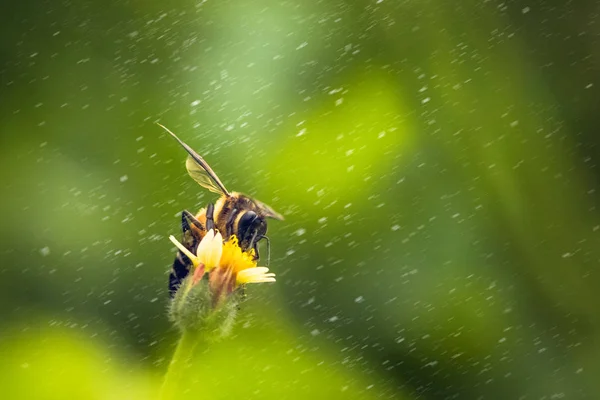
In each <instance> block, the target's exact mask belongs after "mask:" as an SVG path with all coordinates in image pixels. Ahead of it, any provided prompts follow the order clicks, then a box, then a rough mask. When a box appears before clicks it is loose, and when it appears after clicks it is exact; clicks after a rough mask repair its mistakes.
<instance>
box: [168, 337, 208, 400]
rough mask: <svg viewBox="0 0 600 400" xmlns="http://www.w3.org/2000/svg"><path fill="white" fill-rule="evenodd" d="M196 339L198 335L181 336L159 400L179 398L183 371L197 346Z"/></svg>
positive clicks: (184, 372) (184, 373)
mask: <svg viewBox="0 0 600 400" xmlns="http://www.w3.org/2000/svg"><path fill="white" fill-rule="evenodd" d="M198 339H199V335H197V334H194V333H192V332H189V331H184V332H183V335H181V338H180V339H179V343H177V348H176V349H175V353H174V354H173V358H172V359H171V362H170V363H169V368H168V369H167V373H166V375H165V380H164V381H163V384H162V388H161V390H160V397H159V399H160V400H171V399H177V398H178V397H179V396H178V395H179V394H180V393H181V389H180V388H179V384H180V383H181V381H182V379H183V377H184V376H185V375H186V371H185V370H186V369H187V367H188V361H189V360H190V358H191V357H192V354H193V352H194V348H195V347H196V345H197V344H198Z"/></svg>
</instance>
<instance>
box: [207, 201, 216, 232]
mask: <svg viewBox="0 0 600 400" xmlns="http://www.w3.org/2000/svg"><path fill="white" fill-rule="evenodd" d="M214 212H215V205H214V204H213V203H208V205H207V206H206V230H209V231H210V230H211V229H215V220H214V218H213V214H214Z"/></svg>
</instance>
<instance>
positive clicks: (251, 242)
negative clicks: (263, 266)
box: [248, 231, 260, 260]
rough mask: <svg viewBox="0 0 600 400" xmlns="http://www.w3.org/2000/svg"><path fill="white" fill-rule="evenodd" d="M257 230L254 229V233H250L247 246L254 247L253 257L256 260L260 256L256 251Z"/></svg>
mask: <svg viewBox="0 0 600 400" xmlns="http://www.w3.org/2000/svg"><path fill="white" fill-rule="evenodd" d="M257 234H258V231H254V235H252V239H251V240H250V245H249V246H248V247H249V248H253V249H254V259H255V260H258V259H259V258H260V254H259V253H258V240H256V235H257Z"/></svg>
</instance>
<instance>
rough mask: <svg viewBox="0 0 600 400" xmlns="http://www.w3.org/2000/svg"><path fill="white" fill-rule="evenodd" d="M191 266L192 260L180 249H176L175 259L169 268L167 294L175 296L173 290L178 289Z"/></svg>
mask: <svg viewBox="0 0 600 400" xmlns="http://www.w3.org/2000/svg"><path fill="white" fill-rule="evenodd" d="M191 266H192V262H191V261H190V259H189V258H187V256H186V255H185V254H183V253H182V252H181V251H178V252H177V256H176V257H175V261H173V268H171V273H170V274H169V295H170V296H171V298H173V296H175V292H176V291H177V289H179V286H180V285H181V282H183V280H184V279H185V277H186V276H188V274H189V273H190V268H191Z"/></svg>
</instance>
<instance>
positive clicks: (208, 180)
mask: <svg viewBox="0 0 600 400" xmlns="http://www.w3.org/2000/svg"><path fill="white" fill-rule="evenodd" d="M157 125H158V126H160V127H161V128H163V129H164V130H165V131H167V132H169V134H170V135H171V136H173V138H175V140H177V141H178V142H179V144H180V145H181V146H182V147H183V148H184V149H185V151H187V152H188V154H189V156H188V158H187V160H186V162H185V167H186V168H187V170H188V173H189V174H190V176H191V177H192V178H193V179H194V180H195V181H196V182H198V183H199V184H200V186H202V187H205V188H207V189H208V190H210V191H211V192H215V193H218V194H224V195H225V196H227V197H229V196H231V195H230V194H229V192H228V191H227V189H225V186H224V185H223V183H222V182H221V180H220V179H219V177H218V176H217V174H215V171H213V170H212V168H211V167H210V165H208V163H207V162H206V161H204V158H202V157H201V156H200V154H198V153H196V152H195V151H194V149H192V148H191V147H190V146H188V145H187V144H186V143H185V142H184V141H183V140H181V139H179V138H178V137H177V135H175V134H174V133H173V132H171V131H170V130H169V129H167V128H166V127H165V126H163V125H161V124H159V123H158V122H157Z"/></svg>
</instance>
